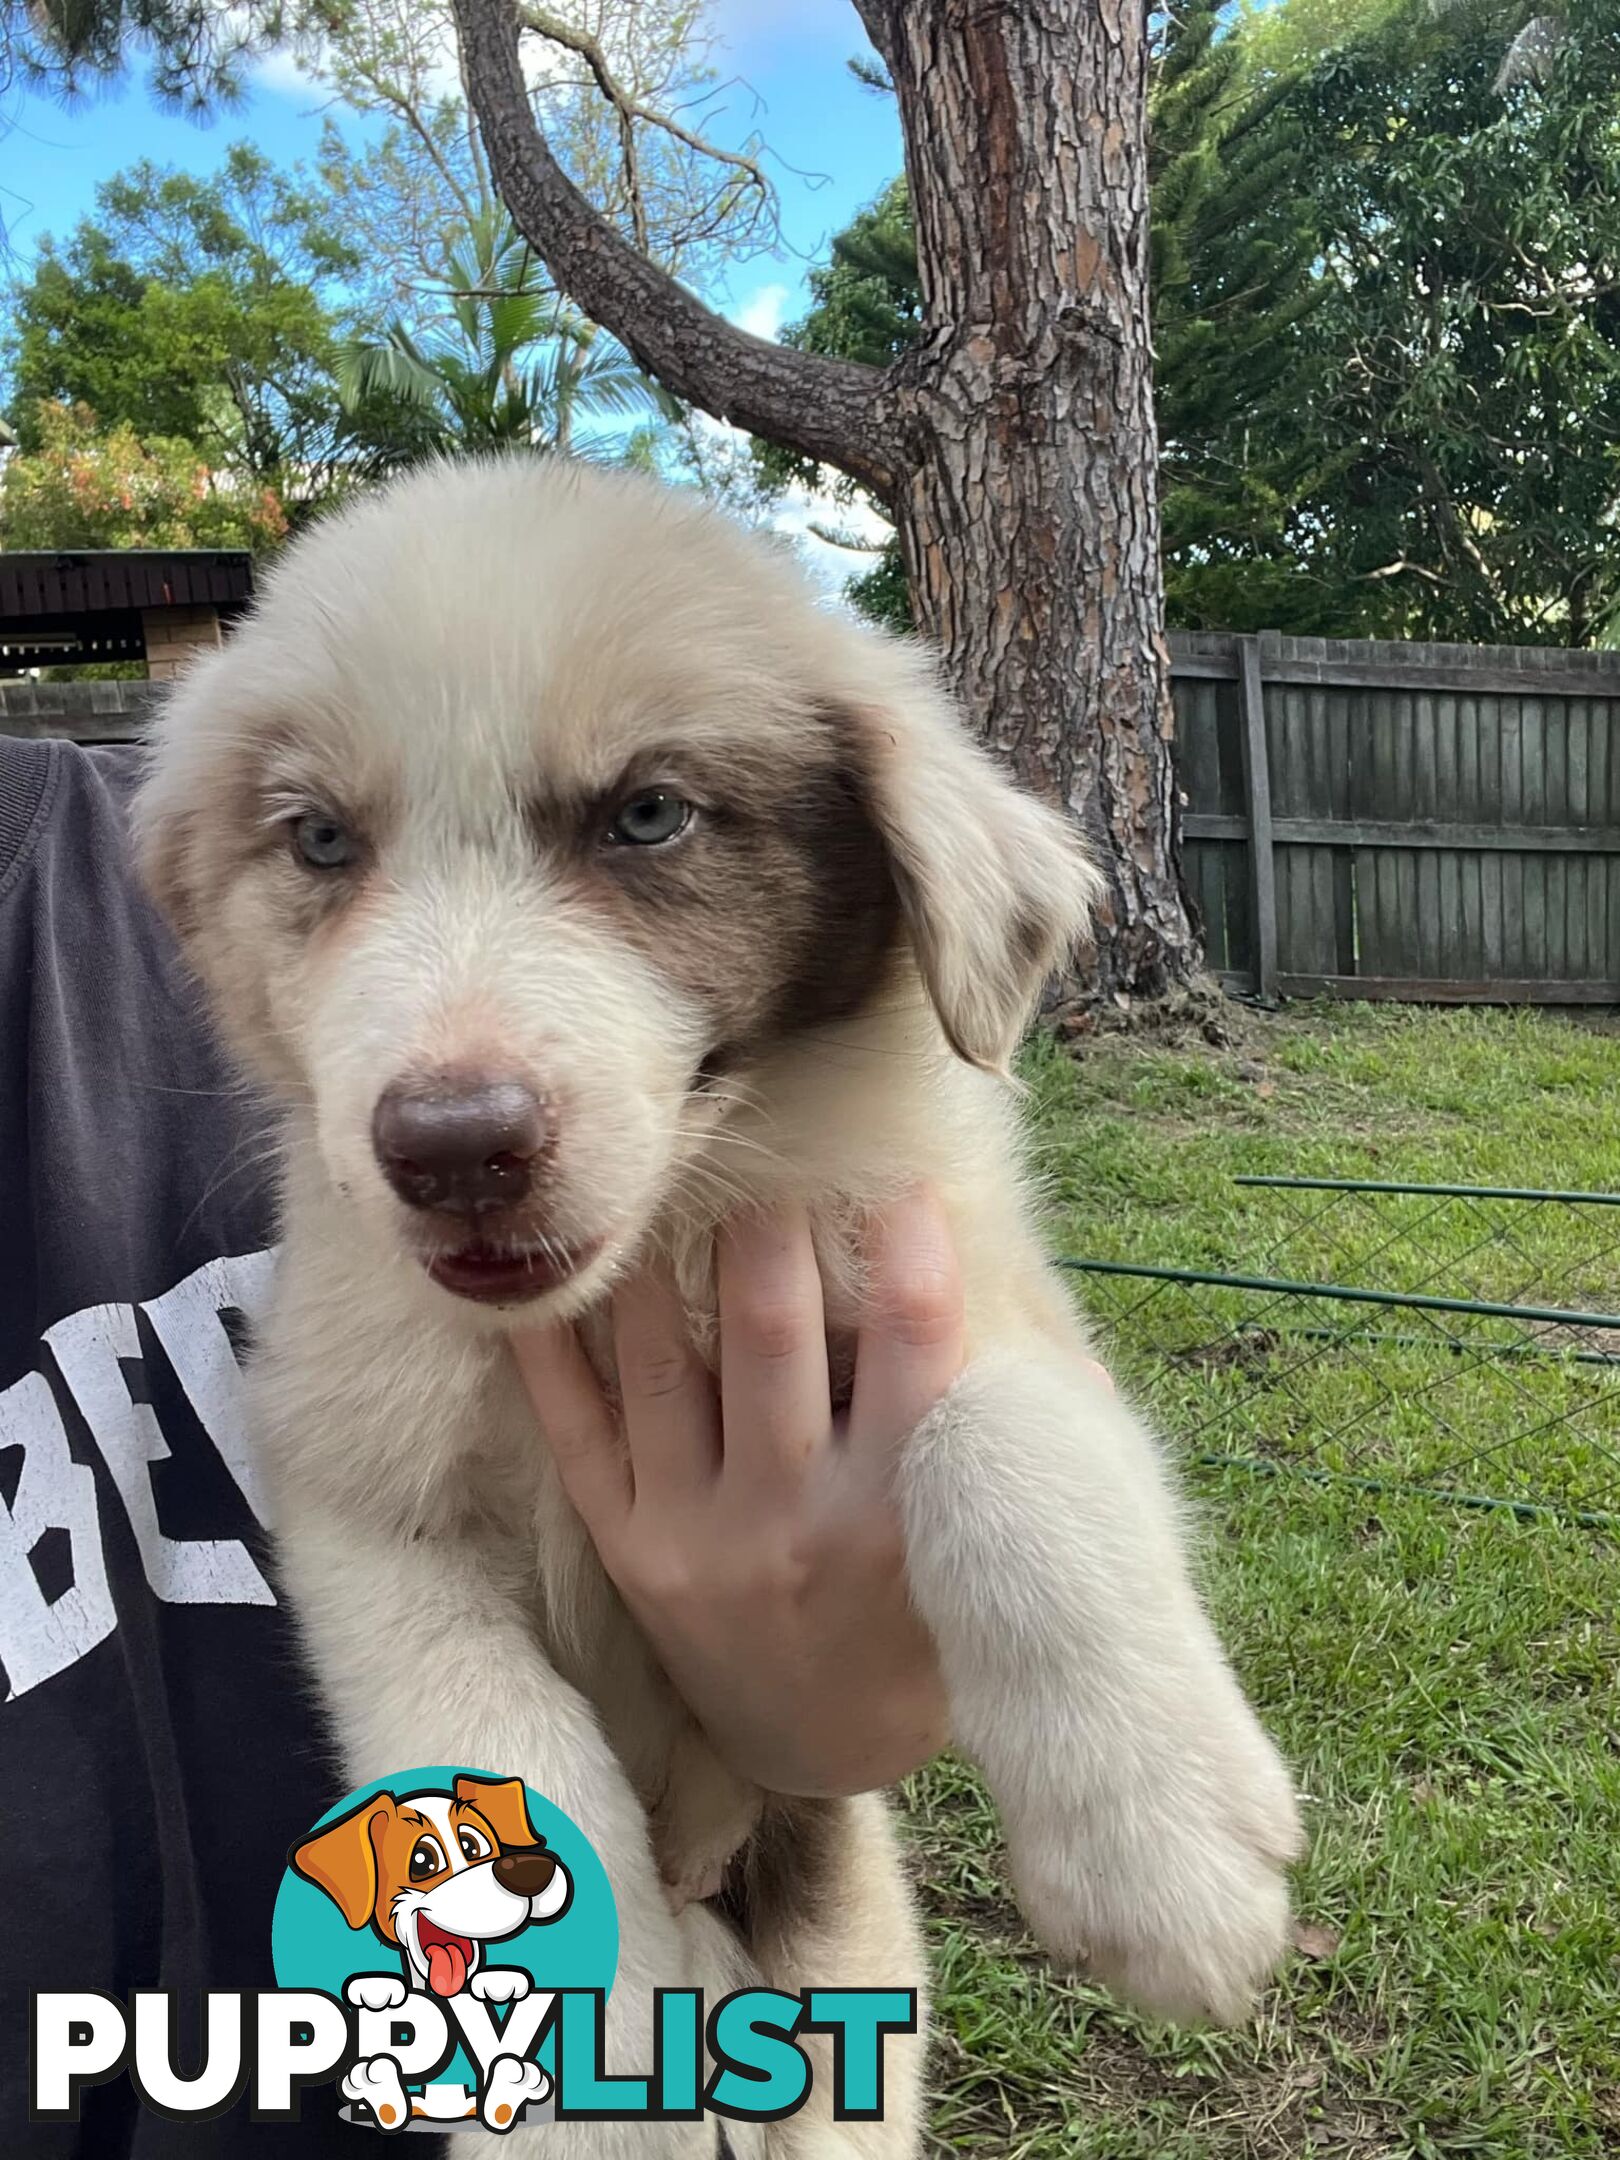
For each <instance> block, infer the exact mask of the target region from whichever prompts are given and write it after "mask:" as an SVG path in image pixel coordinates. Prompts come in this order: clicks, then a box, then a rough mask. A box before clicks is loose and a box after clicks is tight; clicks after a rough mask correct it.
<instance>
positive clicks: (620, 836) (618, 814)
mask: <svg viewBox="0 0 1620 2160" xmlns="http://www.w3.org/2000/svg"><path fill="white" fill-rule="evenodd" d="M691 822H692V805H691V804H690V803H689V802H685V801H683V800H682V798H681V797H680V796H679V795H671V794H668V793H667V792H666V791H665V790H664V789H663V788H643V789H642V791H641V793H640V794H639V795H632V796H630V797H629V798H628V800H627V801H625V802H622V803H620V805H619V807H618V809H617V810H616V811H615V812H614V816H613V823H612V824H611V825H610V826H609V827H608V839H609V840H610V841H611V842H612V843H613V845H614V846H615V847H660V846H662V845H663V843H664V842H665V841H666V840H673V839H674V838H675V837H676V835H677V834H678V833H683V832H685V830H686V828H687V826H688V825H689V824H690V823H691Z"/></svg>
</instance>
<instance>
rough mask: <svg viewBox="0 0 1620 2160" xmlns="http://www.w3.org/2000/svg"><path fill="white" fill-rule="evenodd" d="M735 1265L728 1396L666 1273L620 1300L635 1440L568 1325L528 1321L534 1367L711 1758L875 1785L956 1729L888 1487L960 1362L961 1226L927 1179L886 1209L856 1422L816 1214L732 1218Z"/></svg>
mask: <svg viewBox="0 0 1620 2160" xmlns="http://www.w3.org/2000/svg"><path fill="white" fill-rule="evenodd" d="M718 1257H719V1267H718V1275H719V1300H720V1343H721V1370H720V1380H719V1385H718V1388H717V1387H716V1385H715V1383H714V1381H713V1380H712V1379H711V1378H710V1375H709V1374H708V1372H707V1371H706V1369H705V1368H704V1366H703V1364H702V1362H701V1361H700V1359H699V1358H698V1357H697V1356H696V1354H695V1353H694V1351H693V1350H692V1348H691V1346H690V1344H689V1342H688V1340H687V1336H686V1331H685V1327H684V1325H683V1318H682V1313H681V1309H680V1306H679V1304H678V1302H677V1300H676V1297H675V1295H674V1292H673V1289H672V1288H671V1286H670V1285H669V1284H668V1283H667V1282H664V1281H661V1280H660V1279H658V1278H657V1277H655V1276H643V1277H641V1278H639V1279H638V1280H637V1281H635V1282H633V1283H631V1284H630V1285H628V1286H627V1287H626V1288H625V1289H624V1290H623V1291H622V1292H621V1293H620V1295H619V1297H618V1299H617V1301H616V1305H615V1316H614V1317H615V1329H616V1337H617V1350H618V1360H619V1371H620V1384H621V1389H622V1393H623V1398H624V1425H625V1437H626V1439H627V1441H628V1451H626V1448H625V1445H624V1443H623V1442H621V1440H620V1438H619V1435H618V1432H617V1430H616V1427H615V1421H614V1417H613V1414H612V1412H611V1410H610V1409H609V1407H608V1405H607V1403H606V1402H605V1401H604V1399H603V1396H602V1392H601V1390H600V1388H599V1387H598V1385H597V1382H596V1379H595V1376H594V1374H593V1373H592V1371H591V1369H590V1366H589V1364H588V1363H587V1361H586V1359H585V1356H584V1353H583V1352H582V1350H581V1349H580V1347H579V1344H578V1342H577V1340H576V1339H575V1337H574V1335H573V1333H572V1331H571V1330H569V1329H547V1330H544V1331H531V1332H529V1333H526V1334H520V1335H518V1336H517V1337H515V1338H514V1343H515V1347H516V1350H517V1355H518V1362H519V1366H520V1368H521V1370H522V1373H523V1376H524V1380H525V1383H526V1385H527V1388H528V1391H529V1394H530V1397H531V1399H532V1401H533V1403H534V1405H535V1409H536V1412H537V1414H538V1417H539V1419H540V1423H541V1426H542V1430H543V1431H544V1433H545V1436H546V1438H547V1440H548V1441H549V1443H550V1445H551V1448H552V1450H553V1453H554V1454H555V1456H556V1459H557V1464H558V1468H559V1470H560V1472H561V1475H562V1479H563V1483H564V1486H565V1488H566V1490H567V1492H568V1494H569V1496H570V1498H571V1499H572V1501H573V1503H574V1505H575V1506H576V1507H577V1508H578V1510H579V1512H580V1514H581V1516H582V1517H583V1518H584V1521H585V1524H586V1526H587V1528H588V1529H589V1530H590V1533H591V1535H592V1537H593V1539H594V1540H595V1542H596V1546H597V1549H598V1551H599V1552H600V1554H601V1557H602V1561H603V1564H604V1566H605V1567H606V1568H607V1571H608V1573H609V1574H610V1575H611V1576H612V1578H613V1580H614V1582H615V1583H616V1584H617V1585H618V1588H619V1591H620V1593H621V1595H622V1596H623V1597H624V1599H625V1602H626V1604H627V1605H628V1606H629V1607H630V1610H631V1611H632V1612H633V1613H634V1614H635V1616H636V1618H637V1620H638V1621H639V1622H640V1624H641V1626H642V1627H643V1629H644V1630H645V1632H646V1634H647V1636H648V1639H649V1641H650V1642H651V1643H652V1645H653V1648H654V1650H655V1651H656V1653H657V1654H658V1656H659V1658H660V1660H661V1661H662V1663H663V1665H664V1667H665V1670H666V1671H667V1672H668V1673H669V1676H670V1678H671V1680H672V1681H673V1682H674V1684H675V1686H676V1688H677V1689H678V1690H679V1692H680V1693H681V1695H682V1696H683V1698H684V1699H685V1701H686V1703H687V1705H688V1707H689V1708H690V1709H691V1710H692V1712H693V1714H694V1715H695V1716H696V1718H697V1720H698V1722H699V1723H700V1724H701V1725H702V1726H703V1728H704V1730H705V1731H706V1732H707V1734H708V1736H709V1739H710V1741H711V1742H712V1744H713V1746H714V1747H715V1750H716V1752H717V1753H718V1754H719V1755H720V1756H721V1757H722V1759H723V1760H724V1761H725V1762H726V1763H727V1764H728V1765H729V1767H730V1768H731V1769H733V1770H734V1771H736V1772H737V1773H738V1774H739V1775H741V1776H743V1777H746V1778H749V1779H751V1780H752V1781H753V1782H754V1783H755V1784H758V1785H761V1786H764V1787H765V1788H766V1789H767V1790H769V1791H773V1792H780V1793H801V1794H838V1793H854V1792H863V1791H868V1790H872V1789H874V1788H876V1787H878V1786H882V1785H887V1784H891V1783H893V1781H894V1780H895V1779H896V1778H898V1777H900V1776H903V1775H904V1774H905V1773H906V1772H907V1771H909V1770H911V1769H914V1768H915V1767H916V1766H917V1765H918V1764H920V1763H923V1762H926V1761H928V1760H929V1759H930V1758H931V1757H932V1756H934V1755H935V1754H937V1753H938V1752H939V1750H940V1749H941V1748H942V1747H943V1746H944V1745H945V1744H946V1742H947V1740H948V1738H949V1734H948V1730H947V1711H946V1702H945V1693H944V1688H943V1685H942V1683H941V1679H940V1673H939V1666H938V1661H937V1658H936V1655H935V1651H934V1646H933V1643H932V1641H931V1639H930V1637H929V1635H928V1633H927V1630H926V1629H925V1628H924V1626H923V1624H922V1622H921V1620H920V1619H919V1618H918V1616H917V1614H916V1612H915V1610H914V1609H913V1607H912V1604H911V1601H910V1598H909V1595H908V1592H907V1587H906V1580H905V1571H904V1565H903V1545H902V1537H901V1528H900V1520H899V1515H898V1512H897V1509H896V1505H895V1500H894V1496H893V1491H892V1467H893V1461H894V1456H895V1452H896V1449H897V1447H898V1445H899V1443H900V1442H901V1441H902V1440H904V1438H905V1437H906V1435H907V1434H908V1433H909V1432H911V1431H912V1429H913V1428H914V1427H915V1426H916V1425H917V1424H918V1423H919V1422H920V1420H921V1419H922V1418H923V1417H924V1416H925V1415H926V1413H927V1412H928V1411H929V1410H930V1409H931V1408H932V1407H933V1405H934V1404H935V1403H936V1402H937V1401H938V1400H939V1399H940V1397H941V1396H942V1395H944V1394H945V1393H946V1391H947V1390H948V1389H949V1387H950V1386H951V1383H952V1382H953V1381H954V1380H955V1378H956V1377H957V1374H958V1373H959V1372H960V1370H961V1367H962V1362H963V1357H964V1341H963V1317H962V1286H961V1279H960V1276H959V1273H958V1269H957V1263H956V1255H955V1252H954V1250H953V1248H952V1244H951V1239H950V1233H949V1228H948V1225H947V1224H946V1221H945V1218H944V1214H943V1211H942V1210H941V1209H940V1207H939V1205H938V1203H937V1201H935V1200H934V1199H933V1198H931V1197H930V1196H929V1195H928V1194H926V1193H918V1194H916V1195H915V1196H913V1197H911V1198H909V1199H907V1200H905V1201H903V1202H901V1203H899V1204H898V1205H896V1206H895V1207H893V1208H892V1209H890V1210H889V1211H888V1213H887V1215H886V1217H885V1219H884V1220H883V1222H882V1223H881V1224H880V1225H879V1227H878V1232H877V1235H876V1236H875V1238H874V1241H873V1250H872V1252H871V1255H870V1276H869V1289H868V1317H867V1320H866V1324H865V1326H864V1327H863V1329H862V1331H861V1334H860V1338H859V1342H858V1346H857V1355H856V1368H855V1386H854V1396H853V1399H852V1401H851V1404H850V1408H849V1411H848V1413H847V1416H835V1415H834V1413H833V1411H832V1408H831V1395H830V1388H829V1383H828V1373H827V1353H826V1332H825V1324H824V1318H823V1312H822V1295H821V1282H820V1278H819V1275H818V1273H817V1269H816V1261H815V1254H814V1251H813V1248H812V1245H811V1240H810V1229H809V1224H808V1222H807V1220H806V1218H805V1216H804V1214H803V1213H802V1211H791V1212H783V1213H782V1214H779V1215H775V1216H772V1217H768V1218H763V1219H761V1218H752V1219H744V1220H740V1221H738V1222H735V1223H733V1224H731V1225H730V1226H728V1228H727V1229H726V1230H725V1231H724V1232H723V1233H722V1236H721V1239H720V1246H719V1256H718Z"/></svg>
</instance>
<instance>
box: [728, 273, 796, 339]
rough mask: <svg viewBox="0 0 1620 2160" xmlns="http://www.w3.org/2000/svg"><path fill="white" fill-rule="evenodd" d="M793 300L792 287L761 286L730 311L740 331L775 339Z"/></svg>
mask: <svg viewBox="0 0 1620 2160" xmlns="http://www.w3.org/2000/svg"><path fill="white" fill-rule="evenodd" d="M792 298H793V292H792V288H791V287H790V286H787V285H761V286H760V287H759V289H758V290H757V291H756V292H752V293H750V294H749V296H748V298H747V299H746V300H740V301H739V302H738V303H737V305H736V306H735V307H734V308H732V309H731V310H730V315H731V320H732V321H733V322H734V323H735V324H736V325H737V328H738V329H739V330H746V331H748V332H749V333H750V334H751V335H752V336H754V337H758V338H771V339H775V338H776V337H777V336H778V335H779V333H780V331H781V328H782V323H783V320H784V318H785V317H786V314H787V309H788V303H789V301H790V300H791V299H792Z"/></svg>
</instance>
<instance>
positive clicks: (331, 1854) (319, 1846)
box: [290, 1793, 398, 1928]
mask: <svg viewBox="0 0 1620 2160" xmlns="http://www.w3.org/2000/svg"><path fill="white" fill-rule="evenodd" d="M397 1812H398V1808H397V1805H396V1802H395V1800H394V1796H393V1794H392V1793H375V1794H373V1796H372V1797H371V1799H369V1800H362V1801H361V1803H360V1805H359V1806H358V1807H357V1808H352V1809H351V1810H350V1811H349V1813H348V1814H347V1815H340V1816H339V1817H338V1819H337V1821H336V1822H335V1823H328V1824H327V1826H326V1828H325V1829H324V1830H319V1831H317V1832H316V1834H315V1836H314V1837H310V1838H305V1840H304V1842H303V1844H302V1845H295V1846H294V1847H293V1850H292V1854H291V1856H290V1864H291V1866H292V1868H293V1871H294V1872H295V1873H296V1874H299V1875H302V1876H303V1878H304V1880H305V1881H306V1882H312V1883H313V1884H314V1885H315V1887H316V1889H317V1890H324V1891H325V1892H326V1894H327V1896H328V1897H329V1898H330V1899H331V1900H332V1903H333V1904H334V1905H335V1906H336V1907H337V1909H338V1911H339V1912H340V1913H342V1915H343V1917H344V1919H345V1920H347V1921H348V1923H349V1925H350V1927H352V1928H362V1927H369V1926H370V1924H371V1916H372V1914H373V1913H374V1912H375V1911H376V1910H377V1848H376V1845H375V1843H374V1839H375V1838H376V1837H377V1836H380V1835H381V1833H382V1830H383V1829H385V1828H386V1827H387V1825H388V1824H389V1823H391V1822H392V1821H393V1819H394V1816H395V1814H396V1813H397Z"/></svg>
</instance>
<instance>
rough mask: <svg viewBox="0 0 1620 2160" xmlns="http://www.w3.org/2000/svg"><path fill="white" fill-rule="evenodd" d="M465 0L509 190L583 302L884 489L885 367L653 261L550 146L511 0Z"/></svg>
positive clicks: (513, 208) (466, 48) (650, 353)
mask: <svg viewBox="0 0 1620 2160" xmlns="http://www.w3.org/2000/svg"><path fill="white" fill-rule="evenodd" d="M454 4H455V13H456V21H457V25H458V27H459V29H460V33H461V46H462V57H463V63H464V66H465V69H466V78H467V85H468V88H469V90H470V92H471V94H472V100H473V103H474V105H475V107H476V108H477V112H478V119H479V125H480V128H481V130H482V133H483V139H484V148H485V151H486V152H487V154H488V157H489V161H490V166H491V169H492V171H493V173H494V175H495V180H496V184H497V186H498V187H499V189H500V192H501V196H502V199H503V200H504V201H505V203H506V206H507V208H508V210H510V212H511V214H512V217H513V220H514V221H515V223H516V224H517V227H518V229H519V231H520V232H522V233H523V234H524V236H525V238H527V239H528V240H529V241H530V242H531V243H532V244H533V246H534V247H535V248H536V250H537V251H538V252H539V254H540V255H541V256H542V258H543V259H544V261H545V263H546V266H547V268H548V269H549V270H550V271H551V274H552V276H553V277H554V278H555V279H556V280H557V283H558V284H559V285H560V286H561V287H562V289H563V290H564V291H565V292H566V293H567V294H568V296H569V298H570V299H571V300H573V301H574V303H575V305H576V306H578V307H580V308H582V309H583V310H584V312H585V313H586V314H587V315H589V316H590V317H591V318H592V319H593V320H594V321H596V322H599V323H600V324H601V325H602V327H603V328H604V329H605V330H609V331H611V332H612V333H613V335H614V336H615V337H616V338H617V339H618V340H619V342H620V343H621V344H622V345H624V346H625V347H626V348H627V349H628V351H629V352H630V353H631V354H632V355H633V356H634V358H635V359H636V360H637V361H638V362H639V364H640V365H641V366H642V367H643V368H645V369H646V371H647V373H648V374H650V375H653V376H656V378H657V379H658V380H659V381H660V382H661V383H662V384H663V385H664V387H665V388H666V389H667V390H669V391H671V392H672V393H673V394H674V395H675V396H676V397H678V398H681V399H683V400H684V401H685V402H686V403H688V404H692V405H697V406H699V407H701V408H702V410H703V411H705V412H708V413H712V414H713V415H714V416H715V418H716V419H720V420H728V421H731V422H733V423H734V424H735V425H736V426H738V427H742V428H747V429H749V430H751V431H753V432H755V433H757V434H761V435H766V436H769V437H770V438H771V440H773V441H775V442H780V443H783V444H785V445H786V446H787V447H788V448H790V449H793V450H798V451H800V452H801V453H802V454H803V455H805V456H806V457H812V458H816V459H818V460H820V461H821V462H823V463H826V464H828V465H834V466H836V467H837V468H838V469H839V471H841V472H846V473H849V474H850V475H851V476H852V477H853V478H854V479H857V480H859V481H861V482H862V483H863V485H865V486H867V487H869V488H871V489H872V490H873V492H874V493H875V494H877V495H879V496H883V497H887V496H888V495H889V494H890V493H891V492H892V490H893V487H894V484H895V472H896V466H897V464H898V457H897V446H896V443H895V441H894V440H893V434H892V429H891V426H890V424H889V422H888V416H887V408H888V403H889V400H888V397H887V394H886V379H885V376H884V374H883V373H882V372H880V371H879V370H878V369H875V368H868V367H862V366H859V365H857V364H855V363H853V362H850V361H845V360H831V359H825V358H823V357H822V356H820V355H819V354H811V353H801V352H795V351H794V350H793V349H792V348H791V347H789V346H784V345H773V344H771V343H770V342H769V341H768V340H766V339H764V338H756V337H751V336H750V335H749V334H748V333H747V332H746V331H744V330H739V329H738V328H737V327H736V325H735V324H733V323H729V322H727V321H726V319H725V317H724V316H723V315H717V314H716V313H715V312H714V310H713V309H712V308H709V307H705V306H704V304H703V302H702V301H701V300H699V299H697V298H696V296H695V295H694V294H692V293H689V292H688V291H686V289H685V288H684V287H683V286H681V285H678V284H677V283H676V281H675V280H674V279H673V278H672V277H670V276H669V275H668V274H667V273H666V272H665V271H663V270H661V269H659V267H658V266H657V264H656V263H653V262H651V261H649V259H648V258H647V256H645V255H644V254H643V253H642V252H641V251H640V249H639V248H636V247H634V246H632V245H631V243H630V242H629V241H628V240H626V239H625V238H624V237H623V235H622V234H620V233H619V232H617V231H615V229H614V228H613V226H612V225H611V224H609V222H608V221H607V219H606V218H604V217H603V216H601V214H600V213H599V212H598V211H596V210H595V209H593V208H592V206H591V205H590V203H588V202H587V201H586V200H585V197H584V196H583V195H582V194H581V193H580V192H579V190H578V188H576V187H575V186H574V184H573V182H572V181H571V180H570V179H569V177H568V175H567V174H566V173H565V172H564V171H563V170H562V168H561V166H560V165H558V163H557V161H556V159H555V158H554V157H553V156H552V153H551V149H550V146H549V145H548V144H547V142H546V140H545V137H544V135H543V134H542V133H541V131H540V128H539V126H538V125H537V123H536V120H535V115H534V108H533V105H532V104H531V102H530V98H529V91H528V86H527V85H526V83H525V82H524V79H523V71H522V68H521V66H520V64H519V60H518V29H519V17H518V14H517V12H516V10H515V8H514V7H513V6H512V4H511V0H454Z"/></svg>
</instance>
